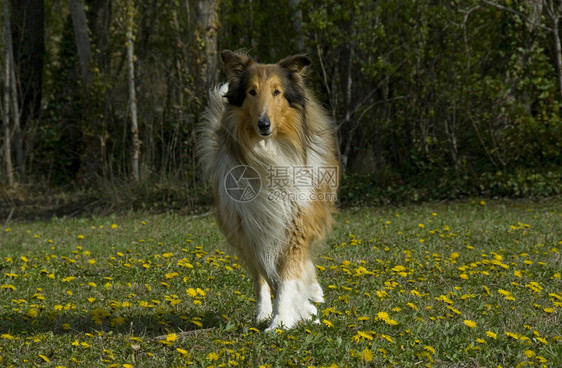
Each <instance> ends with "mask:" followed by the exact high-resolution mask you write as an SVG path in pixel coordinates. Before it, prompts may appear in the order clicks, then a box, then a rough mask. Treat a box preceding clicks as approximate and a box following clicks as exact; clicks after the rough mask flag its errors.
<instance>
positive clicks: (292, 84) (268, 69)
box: [221, 50, 310, 138]
mask: <svg viewBox="0 0 562 368" xmlns="http://www.w3.org/2000/svg"><path fill="white" fill-rule="evenodd" d="M221 57H222V60H223V62H224V65H225V69H226V74H227V76H228V92H227V93H226V95H225V97H226V98H227V100H228V103H229V104H230V105H232V106H233V107H235V108H237V109H238V110H240V111H239V112H240V113H241V114H242V121H243V122H242V123H243V124H246V125H247V126H246V128H247V129H251V130H252V131H253V132H255V134H257V135H258V136H259V137H264V138H265V137H271V136H275V135H277V134H283V132H284V131H285V132H287V133H289V132H290V131H294V129H295V127H291V126H290V125H291V124H297V123H298V122H299V121H300V119H301V116H302V113H303V112H304V109H305V105H306V93H305V87H304V72H305V69H306V67H307V66H308V65H310V59H309V58H308V57H306V56H305V55H294V56H290V57H287V58H285V59H283V60H281V61H279V62H278V63H277V64H260V63H257V62H255V61H254V60H253V59H252V58H251V57H249V56H248V55H246V54H243V53H240V52H233V51H230V50H224V51H223V52H222V53H221Z"/></svg>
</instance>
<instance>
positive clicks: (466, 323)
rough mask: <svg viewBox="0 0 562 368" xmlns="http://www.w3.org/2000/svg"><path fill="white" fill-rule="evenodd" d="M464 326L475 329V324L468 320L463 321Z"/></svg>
mask: <svg viewBox="0 0 562 368" xmlns="http://www.w3.org/2000/svg"><path fill="white" fill-rule="evenodd" d="M464 324H465V325H467V326H468V327H470V328H475V327H476V322H474V321H471V320H469V319H465V320H464Z"/></svg>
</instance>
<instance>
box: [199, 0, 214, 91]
mask: <svg viewBox="0 0 562 368" xmlns="http://www.w3.org/2000/svg"><path fill="white" fill-rule="evenodd" d="M218 9H219V0H198V1H197V2H196V4H195V17H196V21H195V24H196V25H195V32H194V35H195V37H196V39H195V42H194V44H195V45H196V46H195V48H196V58H195V63H196V65H197V76H196V82H197V86H196V88H197V89H198V91H199V93H201V94H203V95H206V94H207V92H208V90H209V89H210V88H211V87H213V86H214V85H215V84H216V83H217V73H218V60H217V32H218V26H219V16H218Z"/></svg>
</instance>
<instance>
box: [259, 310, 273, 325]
mask: <svg viewBox="0 0 562 368" xmlns="http://www.w3.org/2000/svg"><path fill="white" fill-rule="evenodd" d="M270 319H271V311H270V312H265V311H259V310H258V313H257V315H256V323H258V324H260V323H262V322H266V321H269V320H270Z"/></svg>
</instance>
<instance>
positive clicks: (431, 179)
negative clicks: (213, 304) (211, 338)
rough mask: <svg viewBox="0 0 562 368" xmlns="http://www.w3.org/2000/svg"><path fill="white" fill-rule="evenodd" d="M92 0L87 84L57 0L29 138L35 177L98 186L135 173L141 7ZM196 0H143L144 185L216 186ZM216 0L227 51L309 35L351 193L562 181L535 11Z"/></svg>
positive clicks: (553, 101) (547, 38) (534, 192)
mask: <svg viewBox="0 0 562 368" xmlns="http://www.w3.org/2000/svg"><path fill="white" fill-rule="evenodd" d="M86 5H87V16H88V21H89V28H90V32H91V42H92V49H93V52H94V53H93V60H92V65H91V70H92V75H93V76H94V82H93V85H92V86H91V88H89V90H88V91H84V90H83V86H81V85H80V83H79V77H78V75H79V72H78V70H77V65H78V63H77V60H76V58H77V57H76V51H75V50H76V45H74V37H73V29H72V22H71V18H70V13H69V8H68V2H65V1H60V0H50V1H47V2H46V9H47V11H46V19H45V24H46V32H45V34H46V43H47V49H46V63H45V67H44V73H43V77H44V83H43V86H44V87H43V89H44V90H43V104H42V106H43V110H42V114H41V120H40V123H37V124H31V125H29V126H28V127H27V131H26V138H27V143H28V144H27V147H28V151H29V156H28V161H30V163H29V165H28V169H29V170H30V171H32V175H31V176H30V178H33V179H32V180H37V179H47V180H48V181H50V182H51V183H53V184H54V185H57V186H61V185H66V184H69V183H78V184H82V185H87V186H88V185H91V186H94V187H95V186H102V187H103V186H104V183H103V182H104V181H105V184H108V183H109V184H111V183H116V182H126V181H127V178H128V175H129V168H128V165H129V159H130V157H129V156H130V149H131V143H130V133H129V129H130V128H129V123H128V119H129V112H128V111H127V93H126V91H127V81H126V77H125V76H126V73H125V69H124V59H125V37H124V36H125V24H126V21H127V19H131V17H130V16H129V15H130V14H128V13H127V9H126V2H125V1H123V0H120V1H116V2H112V3H111V4H110V3H107V2H103V1H96V0H89V1H86ZM195 6H196V2H188V3H185V2H181V1H171V2H158V1H147V2H138V4H137V13H136V14H135V16H134V18H133V19H132V20H133V21H134V22H135V30H136V31H135V34H136V35H137V38H136V40H135V50H136V57H137V59H136V66H135V69H136V73H137V75H136V76H135V77H136V85H137V96H138V109H139V129H140V135H141V141H142V147H141V150H142V153H141V171H142V173H141V180H144V181H146V183H147V185H146V187H150V186H152V185H156V184H157V185H156V187H158V185H160V186H162V185H165V183H175V182H182V181H183V182H184V183H186V184H185V189H186V190H187V191H189V192H190V193H192V192H194V191H195V192H204V191H205V188H204V186H203V183H202V179H201V178H200V175H199V169H198V167H197V162H196V158H195V157H194V145H195V133H194V132H195V127H196V125H197V123H198V118H199V116H200V113H201V111H202V109H203V108H204V106H205V102H206V96H205V92H204V91H202V86H199V85H197V84H198V83H196V82H195V81H197V80H199V79H200V78H199V77H198V74H197V71H198V70H200V69H201V66H202V65H204V64H205V60H200V57H199V56H198V55H201V48H205V47H206V46H207V45H204V44H202V43H201V42H202V39H201V37H199V36H198V35H197V34H196V32H194V29H195V28H196V27H195V26H196V25H197V24H198V21H199V20H198V19H195V14H196V13H197V12H196V11H195ZM505 6H508V7H510V8H512V9H514V10H516V11H517V12H521V13H523V14H531V12H532V11H533V9H531V8H530V7H529V2H528V1H511V2H509V3H506V5H505ZM216 10H217V11H218V14H219V17H218V24H216V26H217V32H218V33H217V34H218V38H217V41H218V48H219V50H220V49H223V48H229V49H239V48H245V49H247V50H248V51H249V52H250V54H251V55H253V56H254V57H255V58H256V59H258V60H260V61H263V62H275V61H277V60H279V59H281V58H283V57H285V56H287V55H289V54H292V53H294V52H296V51H297V47H298V45H299V43H300V41H301V40H302V41H304V44H305V51H306V52H307V53H308V55H309V56H310V57H311V58H312V59H313V65H312V66H311V69H310V73H309V74H308V82H309V85H310V87H311V88H312V89H313V90H314V91H315V92H316V94H317V96H318V97H319V99H320V100H321V101H322V103H323V104H324V105H325V106H326V108H327V110H328V111H329V113H330V115H331V116H332V117H333V118H334V119H335V121H336V123H337V125H338V142H339V147H338V148H339V153H340V154H341V157H340V158H341V163H342V166H343V167H342V172H344V173H345V174H346V176H345V177H344V185H343V189H342V191H341V194H340V196H341V197H342V198H343V201H342V202H343V203H348V202H349V203H351V202H354V200H351V198H352V197H357V198H361V197H363V198H364V199H365V198H372V202H375V203H377V202H386V201H388V200H389V198H392V200H393V201H394V200H398V201H400V200H412V199H415V198H418V199H423V198H457V197H459V196H464V195H491V196H496V195H508V196H516V197H519V196H527V195H529V196H545V195H552V194H556V193H560V186H561V184H560V174H559V172H560V169H559V167H560V166H562V118H561V113H560V112H561V111H560V110H561V104H562V100H561V94H560V91H558V90H557V88H558V83H557V73H558V71H557V70H556V68H555V67H554V63H553V55H552V52H553V51H552V50H553V47H552V46H553V45H552V42H553V41H552V37H551V35H550V34H549V33H548V31H547V30H545V29H543V28H540V27H537V26H534V25H532V24H530V23H529V22H527V21H526V20H525V19H524V17H522V16H520V15H518V14H515V13H512V12H508V11H502V10H500V9H497V8H495V7H492V6H488V5H485V4H483V3H481V2H480V1H476V0H470V1H444V0H439V1H432V2H415V1H414V2H413V1H403V0H385V1H377V2H373V1H350V0H349V1H348V0H346V1H335V0H330V1H318V0H300V1H289V0H283V1H281V2H271V1H263V0H259V1H238V2H237V1H232V0H227V1H222V2H220V4H219V5H218V8H217V9H216ZM297 11H298V12H299V14H300V15H301V16H302V21H300V22H296V20H297V19H300V18H299V17H297V16H296V15H297V13H296V12H297ZM536 19H539V20H541V21H544V20H542V19H541V18H540V17H538V18H536ZM297 23H298V24H297ZM219 80H220V81H224V80H225V76H224V75H223V74H221V76H220V77H219ZM500 172H501V173H502V174H501V175H498V174H497V173H500ZM381 177H382V179H381ZM92 178H93V179H92ZM354 180H355V181H357V183H352V182H353V181H354ZM195 188H197V189H195ZM354 188H355V189H354ZM169 189H171V190H172V191H174V190H175V189H174V188H169ZM356 189H357V190H356ZM348 190H351V191H352V192H349V193H348V192H347V191H348ZM142 192H143V191H142V190H141V191H140V193H139V195H140V196H143V194H142ZM359 193H361V194H359ZM377 198H378V199H377ZM369 201H371V200H369Z"/></svg>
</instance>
